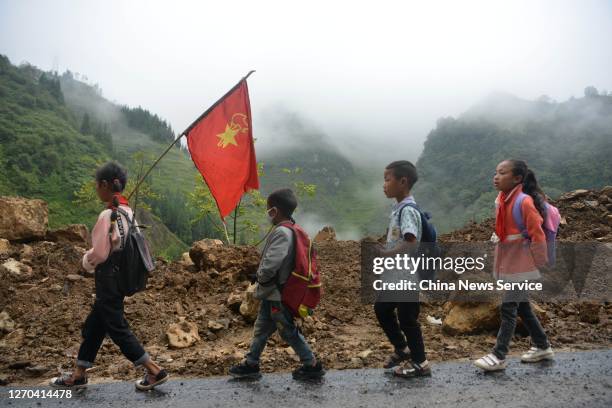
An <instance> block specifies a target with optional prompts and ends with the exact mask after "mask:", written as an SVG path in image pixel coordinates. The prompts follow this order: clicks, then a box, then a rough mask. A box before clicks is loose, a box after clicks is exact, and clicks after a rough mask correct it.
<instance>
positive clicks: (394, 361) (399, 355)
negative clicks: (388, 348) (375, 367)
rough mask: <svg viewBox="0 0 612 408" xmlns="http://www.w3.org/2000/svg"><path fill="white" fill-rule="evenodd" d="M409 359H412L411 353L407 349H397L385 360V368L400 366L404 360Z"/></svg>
mask: <svg viewBox="0 0 612 408" xmlns="http://www.w3.org/2000/svg"><path fill="white" fill-rule="evenodd" d="M409 359H410V355H409V354H408V353H406V352H405V351H402V350H395V352H394V353H393V354H391V355H390V356H389V358H387V361H386V362H385V365H383V368H385V369H393V368H395V367H397V366H399V365H400V364H401V363H403V362H404V361H408V360H409Z"/></svg>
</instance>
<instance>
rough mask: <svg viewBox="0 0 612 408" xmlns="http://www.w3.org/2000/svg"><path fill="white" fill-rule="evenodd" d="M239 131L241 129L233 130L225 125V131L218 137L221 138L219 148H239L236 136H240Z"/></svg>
mask: <svg viewBox="0 0 612 408" xmlns="http://www.w3.org/2000/svg"><path fill="white" fill-rule="evenodd" d="M239 130H240V129H233V128H232V127H231V126H230V125H229V124H227V125H225V131H224V132H223V133H219V134H218V135H217V137H218V138H219V142H218V143H217V146H219V147H222V148H226V147H227V146H228V145H230V144H233V145H234V146H238V143H236V135H237V134H238V131H239Z"/></svg>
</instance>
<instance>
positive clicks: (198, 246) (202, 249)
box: [189, 238, 223, 265]
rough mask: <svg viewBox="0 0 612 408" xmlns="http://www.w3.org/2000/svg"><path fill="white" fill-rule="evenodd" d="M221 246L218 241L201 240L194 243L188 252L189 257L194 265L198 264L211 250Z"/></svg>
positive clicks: (221, 242) (221, 243) (220, 242)
mask: <svg viewBox="0 0 612 408" xmlns="http://www.w3.org/2000/svg"><path fill="white" fill-rule="evenodd" d="M219 246H223V241H221V240H218V239H208V238H207V239H203V240H200V241H196V242H194V243H193V245H192V246H191V249H190V250H189V257H190V259H191V261H192V262H193V263H195V264H196V265H199V264H200V261H201V260H202V258H203V257H204V256H205V255H206V254H207V253H208V252H209V251H210V249H211V248H216V247H219Z"/></svg>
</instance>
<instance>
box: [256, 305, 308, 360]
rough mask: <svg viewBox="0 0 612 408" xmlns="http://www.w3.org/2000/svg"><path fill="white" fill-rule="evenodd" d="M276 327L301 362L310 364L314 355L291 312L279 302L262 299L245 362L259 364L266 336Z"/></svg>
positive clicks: (266, 339)
mask: <svg viewBox="0 0 612 408" xmlns="http://www.w3.org/2000/svg"><path fill="white" fill-rule="evenodd" d="M276 329H278V331H279V333H280V336H281V338H282V339H283V340H285V341H286V342H287V343H288V344H289V345H290V346H291V348H293V350H294V351H295V353H296V354H297V355H298V356H299V357H300V361H301V362H302V364H306V365H311V364H312V363H314V360H315V357H314V354H312V351H311V350H310V347H308V343H306V340H305V339H304V336H302V333H300V331H299V330H298V328H297V326H296V325H295V322H294V320H293V316H292V314H291V312H290V311H289V310H288V309H287V308H286V307H285V306H283V304H282V303H281V302H278V301H272V300H262V301H261V304H260V305H259V313H258V314H257V320H256V321H255V328H254V330H253V341H252V342H251V348H250V349H249V352H248V353H247V355H246V361H247V364H250V365H256V364H259V358H260V357H261V353H263V351H264V348H265V347H266V343H267V342H268V338H269V337H270V336H271V335H272V334H274V332H275V331H276Z"/></svg>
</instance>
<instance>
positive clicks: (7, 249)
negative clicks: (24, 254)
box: [0, 238, 11, 256]
mask: <svg viewBox="0 0 612 408" xmlns="http://www.w3.org/2000/svg"><path fill="white" fill-rule="evenodd" d="M10 253H11V243H10V242H9V240H8V239H4V238H0V256H3V255H8V254H10Z"/></svg>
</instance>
